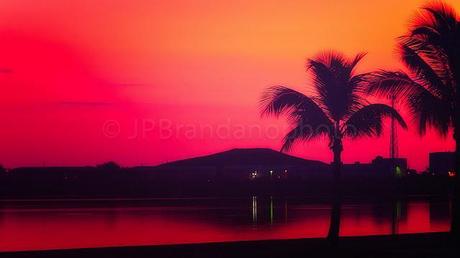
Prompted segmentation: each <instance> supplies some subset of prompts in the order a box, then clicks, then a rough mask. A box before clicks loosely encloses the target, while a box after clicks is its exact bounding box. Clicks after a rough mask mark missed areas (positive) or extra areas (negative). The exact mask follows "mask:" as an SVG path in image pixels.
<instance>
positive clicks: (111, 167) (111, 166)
mask: <svg viewBox="0 0 460 258" xmlns="http://www.w3.org/2000/svg"><path fill="white" fill-rule="evenodd" d="M96 168H98V169H100V170H102V171H119V170H120V169H121V167H120V165H118V164H117V163H115V162H113V161H109V162H106V163H103V164H100V165H97V166H96Z"/></svg>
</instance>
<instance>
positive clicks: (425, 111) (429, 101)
mask: <svg viewBox="0 0 460 258" xmlns="http://www.w3.org/2000/svg"><path fill="white" fill-rule="evenodd" d="M407 102H408V106H409V109H410V112H411V113H412V114H414V115H415V118H416V120H417V121H418V131H419V133H420V134H421V135H423V134H425V132H426V128H427V126H430V127H433V128H435V129H436V130H438V131H439V132H440V133H441V135H443V136H446V135H447V133H448V131H449V126H451V125H452V115H453V114H454V112H453V110H452V108H451V106H450V102H447V101H445V100H442V99H440V98H438V97H436V96H434V95H432V94H430V93H429V92H428V91H422V92H419V93H418V94H414V95H411V96H408V98H407Z"/></svg>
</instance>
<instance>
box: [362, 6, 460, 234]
mask: <svg viewBox="0 0 460 258" xmlns="http://www.w3.org/2000/svg"><path fill="white" fill-rule="evenodd" d="M398 49H399V52H400V57H401V61H402V63H403V64H404V65H405V66H406V67H407V70H408V72H407V73H406V72H404V71H384V70H381V71H378V72H376V73H374V74H373V75H372V76H370V77H369V78H370V84H369V89H368V92H369V93H373V94H375V93H377V94H381V95H386V96H389V95H392V96H398V97H399V98H400V99H402V100H403V102H405V103H406V104H407V106H408V107H409V111H411V112H412V113H413V114H414V117H415V118H416V121H417V124H418V129H419V133H420V134H424V133H425V132H426V128H427V126H430V127H433V128H434V129H436V130H437V131H438V132H440V133H441V135H443V136H446V135H447V134H448V132H449V129H450V128H453V131H454V134H453V137H454V140H455V141H456V152H455V153H456V159H455V160H456V165H455V166H456V172H457V174H458V173H460V93H459V92H460V21H459V17H458V16H457V15H456V13H455V11H454V10H453V9H452V8H451V7H449V6H447V5H445V4H443V3H439V2H438V3H431V4H428V5H426V6H424V7H423V8H422V9H421V12H420V13H419V14H418V15H417V16H416V17H415V19H414V22H413V24H412V26H411V27H410V29H409V32H408V34H407V35H405V36H402V37H400V38H399V40H398ZM455 188H456V190H455V194H454V202H453V204H454V205H453V206H454V208H453V222H452V228H451V231H452V233H454V235H456V236H458V235H459V234H460V204H459V202H460V177H459V176H458V175H457V177H456V187H455Z"/></svg>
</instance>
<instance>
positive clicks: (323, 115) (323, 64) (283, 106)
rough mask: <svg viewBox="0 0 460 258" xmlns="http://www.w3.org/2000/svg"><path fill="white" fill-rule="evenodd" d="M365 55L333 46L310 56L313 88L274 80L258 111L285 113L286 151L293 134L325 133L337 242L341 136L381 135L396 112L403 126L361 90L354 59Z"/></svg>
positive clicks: (331, 234) (332, 236) (303, 137)
mask: <svg viewBox="0 0 460 258" xmlns="http://www.w3.org/2000/svg"><path fill="white" fill-rule="evenodd" d="M363 57H364V54H358V55H356V56H355V57H354V58H352V59H348V58H346V57H344V56H343V55H342V54H339V53H335V52H326V53H323V54H321V55H319V56H318V57H317V58H314V59H309V60H308V62H307V71H309V72H311V75H312V79H313V80H312V86H313V87H312V92H311V94H309V95H304V94H303V93H301V92H298V91H296V90H293V89H290V88H287V87H284V86H274V87H271V88H269V89H267V90H266V92H264V94H263V96H262V99H261V104H262V110H261V111H262V115H275V116H279V115H282V114H285V115H287V117H288V120H289V121H290V122H291V124H292V129H291V130H290V131H289V132H288V133H287V135H286V136H285V137H284V140H283V146H282V148H281V150H282V151H289V150H290V148H291V147H292V145H293V143H294V142H295V141H297V140H311V139H313V138H316V137H320V136H326V137H327V138H329V148H330V149H331V150H332V152H333V156H334V160H333V166H334V184H335V187H334V189H335V198H334V205H333V211H332V216H331V226H330V228H329V234H328V238H329V239H330V240H331V241H333V242H337V240H338V234H339V223H340V191H339V189H340V188H339V181H340V174H341V166H342V161H341V154H342V149H343V145H342V140H343V138H344V137H350V138H353V139H354V138H357V137H361V136H379V135H380V134H381V133H382V126H383V119H384V118H385V117H393V118H395V119H396V120H397V121H398V122H399V124H400V125H401V126H402V127H404V128H406V124H405V122H404V120H403V119H402V118H401V116H400V115H399V114H398V112H397V111H396V110H394V109H393V108H392V107H390V106H388V105H385V104H369V103H368V102H367V101H366V100H365V99H364V98H363V95H362V92H363V89H365V84H366V77H367V74H357V73H356V71H355V68H356V65H357V64H358V63H359V61H360V60H361V59H362V58H363Z"/></svg>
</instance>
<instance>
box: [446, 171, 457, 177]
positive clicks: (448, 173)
mask: <svg viewBox="0 0 460 258" xmlns="http://www.w3.org/2000/svg"><path fill="white" fill-rule="evenodd" d="M447 175H448V176H449V177H455V175H456V173H455V171H449V172H447Z"/></svg>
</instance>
